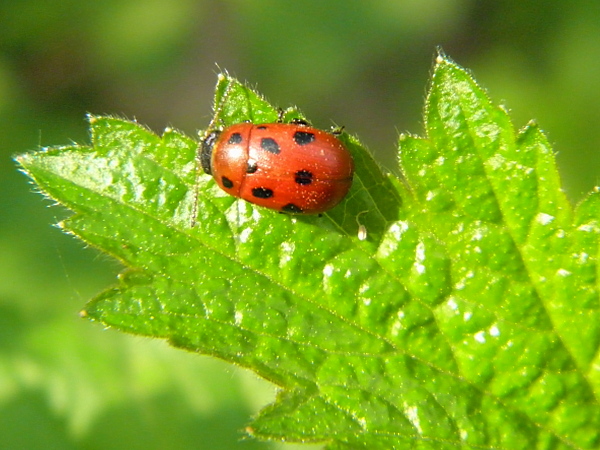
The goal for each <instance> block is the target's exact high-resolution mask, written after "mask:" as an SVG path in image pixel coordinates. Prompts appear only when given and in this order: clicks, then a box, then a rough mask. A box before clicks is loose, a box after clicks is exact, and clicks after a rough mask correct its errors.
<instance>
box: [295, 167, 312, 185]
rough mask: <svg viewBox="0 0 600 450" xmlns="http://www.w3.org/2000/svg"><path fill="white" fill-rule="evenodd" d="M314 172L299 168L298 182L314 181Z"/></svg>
mask: <svg viewBox="0 0 600 450" xmlns="http://www.w3.org/2000/svg"><path fill="white" fill-rule="evenodd" d="M312 178H313V174H312V172H309V171H308V170H299V171H298V172H296V174H295V180H296V183H298V184H302V185H306V184H310V183H312V181H313V180H312Z"/></svg>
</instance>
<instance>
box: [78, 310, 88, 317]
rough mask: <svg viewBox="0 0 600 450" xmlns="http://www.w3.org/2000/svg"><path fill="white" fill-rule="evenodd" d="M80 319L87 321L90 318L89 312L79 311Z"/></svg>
mask: <svg viewBox="0 0 600 450" xmlns="http://www.w3.org/2000/svg"><path fill="white" fill-rule="evenodd" d="M79 317H81V318H82V319H87V318H88V317H89V315H88V312H87V311H86V310H85V309H82V310H81V311H79Z"/></svg>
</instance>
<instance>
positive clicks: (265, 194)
mask: <svg viewBox="0 0 600 450" xmlns="http://www.w3.org/2000/svg"><path fill="white" fill-rule="evenodd" d="M252 195H253V196H254V197H256V198H271V197H273V190H272V189H269V188H264V187H258V188H253V189H252Z"/></svg>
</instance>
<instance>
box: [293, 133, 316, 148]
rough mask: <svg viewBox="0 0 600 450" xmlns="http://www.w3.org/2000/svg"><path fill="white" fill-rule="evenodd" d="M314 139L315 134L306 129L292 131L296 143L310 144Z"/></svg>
mask: <svg viewBox="0 0 600 450" xmlns="http://www.w3.org/2000/svg"><path fill="white" fill-rule="evenodd" d="M314 140H315V134H314V133H310V132H308V131H296V132H295V133H294V141H296V144H298V145H306V144H310V143H311V142H313V141H314Z"/></svg>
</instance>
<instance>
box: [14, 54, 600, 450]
mask: <svg viewBox="0 0 600 450" xmlns="http://www.w3.org/2000/svg"><path fill="white" fill-rule="evenodd" d="M214 109H215V118H214V119H213V125H218V126H227V125H230V124H234V123H239V122H242V121H245V120H250V121H253V122H256V123H260V122H273V121H275V120H276V119H277V116H278V112H277V109H276V108H274V107H272V106H271V105H269V104H268V103H267V102H266V101H265V100H264V99H263V98H261V97H260V96H259V95H258V94H256V93H255V92H254V91H252V90H251V89H249V88H247V87H246V86H244V85H242V84H240V83H239V82H237V81H236V80H235V79H233V78H231V77H229V76H228V75H221V76H220V77H219V82H218V84H217V88H216V95H215V107H214ZM284 116H285V117H286V118H288V119H289V118H292V117H302V115H301V114H300V113H299V112H298V111H297V110H295V109H289V110H286V111H285V114H284ZM425 123H426V132H427V136H426V137H425V138H420V137H416V136H409V135H403V136H402V137H401V139H400V149H399V160H400V166H401V170H402V172H403V175H404V176H403V180H399V179H397V178H395V177H394V176H391V175H388V174H385V173H384V172H382V170H381V169H380V168H379V167H378V165H377V164H376V163H375V162H374V161H373V159H372V158H371V156H370V154H369V153H368V152H367V151H366V150H365V149H364V148H363V147H362V146H361V144H360V143H359V142H358V141H357V140H356V139H355V138H353V137H352V136H350V135H347V134H344V135H343V136H342V140H343V141H344V142H345V143H346V144H347V146H348V148H349V150H350V151H351V153H352V155H353V156H354V159H355V163H356V175H355V180H354V184H353V186H352V189H351V191H350V193H349V195H348V196H347V197H346V199H345V200H344V201H343V202H342V203H341V204H340V205H338V206H337V207H336V208H334V209H333V210H331V211H330V212H328V213H326V214H324V215H323V216H322V217H316V216H287V215H281V214H278V213H276V212H274V211H270V210H266V209H262V208H259V207H254V206H252V205H250V204H248V203H246V202H244V201H241V200H236V199H234V198H232V197H230V196H228V195H226V194H225V193H223V192H222V191H220V190H219V189H218V188H217V186H216V185H215V183H214V181H213V180H212V179H211V178H210V177H208V176H205V175H201V176H197V175H196V174H197V171H196V170H197V167H196V163H195V155H196V147H197V143H196V142H195V141H194V140H192V139H190V138H188V137H186V136H184V135H182V134H181V133H178V132H176V131H174V130H166V131H165V132H164V134H163V135H162V136H161V137H158V136H156V135H155V134H153V133H152V132H150V131H149V130H147V129H145V128H143V127H141V126H139V125H138V124H136V123H132V122H129V121H126V120H122V119H117V118H113V117H90V127H91V131H92V144H91V145H90V146H85V145H74V146H70V147H57V148H50V149H46V150H45V151H43V152H38V153H32V154H28V155H23V156H21V157H19V158H18V161H19V163H20V164H21V166H22V168H23V170H25V171H26V172H27V173H28V174H29V175H30V176H31V177H32V178H33V179H34V180H35V182H36V183H37V184H38V186H39V187H40V189H41V190H42V191H43V192H45V193H46V194H47V195H48V196H50V197H52V198H54V199H56V200H57V201H58V202H60V203H62V204H64V205H66V206H67V207H69V208H70V209H72V210H73V211H74V212H75V214H74V215H73V216H72V217H70V218H69V219H68V220H66V221H64V222H63V223H62V224H61V226H62V227H63V228H64V229H65V231H67V232H69V233H73V234H75V235H76V236H78V237H80V238H81V239H83V240H84V241H86V242H88V243H89V244H90V245H93V246H96V247H98V248H100V249H102V250H103V251H105V252H107V253H109V254H111V255H113V256H115V257H116V258H118V259H120V260H121V261H122V262H123V263H124V264H125V265H126V266H127V267H128V269H127V271H126V272H124V273H123V274H122V275H121V277H120V281H119V284H118V285H117V286H115V287H114V288H112V289H109V290H107V291H105V292H104V293H102V294H100V295H99V296H98V297H97V298H95V299H93V300H92V301H91V302H90V303H89V304H88V305H87V306H86V307H85V310H84V315H85V316H87V317H89V318H91V319H93V320H96V321H99V322H101V323H103V324H104V325H106V326H110V327H114V328H118V329H120V330H123V331H126V332H130V333H134V334H141V335H147V336H153V337H160V338H165V339H168V340H169V342H171V343H172V344H173V345H175V346H177V347H181V348H185V349H187V350H191V351H195V352H199V353H202V354H208V355H213V356H216V357H219V358H222V359H224V360H226V361H229V362H231V363H234V364H238V365H241V366H244V367H247V368H250V369H251V370H253V371H254V372H256V373H257V374H258V375H260V376H261V377H264V378H266V379H268V380H270V381H272V382H273V383H275V384H276V385H277V386H279V387H280V388H281V390H280V393H279V396H278V398H277V400H276V402H275V403H273V404H272V405H269V406H267V407H266V408H264V409H263V410H262V411H261V412H260V413H259V415H258V416H257V417H255V418H254V420H253V422H252V423H251V424H250V425H249V427H248V429H247V431H248V432H249V433H250V434H251V435H253V436H256V437H257V438H260V439H270V440H284V441H288V442H292V441H299V442H319V441H325V442H328V448H330V449H342V448H365V449H378V448H381V449H388V448H398V449H402V448H406V449H457V448H462V449H476V448H477V449H480V448H506V449H508V448H510V449H532V448H535V449H550V448H552V449H585V448H589V449H591V448H599V447H600V408H599V405H598V397H599V396H600V352H599V347H600V346H599V343H600V303H599V299H598V283H597V280H598V276H599V274H600V269H599V268H598V265H597V258H598V254H599V247H598V234H599V232H600V224H599V223H598V220H599V217H600V193H599V192H598V191H597V190H595V191H594V192H592V193H591V194H589V195H588V196H587V197H586V198H585V199H584V200H583V202H581V203H580V204H579V206H578V207H577V208H575V209H574V210H573V209H572V207H571V206H570V205H569V203H568V202H567V200H566V199H565V196H564V195H563V193H562V192H561V190H560V183H559V177H558V172H557V170H556V167H555V162H554V155H553V153H552V150H551V149H550V147H549V145H548V142H547V140H546V138H545V137H544V135H543V133H542V132H541V131H540V130H539V128H538V127H537V126H536V125H535V124H529V125H528V126H527V127H525V128H524V129H523V130H522V131H520V132H519V133H515V132H514V129H513V126H512V124H511V122H510V119H509V117H508V115H507V113H506V111H505V110H504V109H503V108H500V107H498V106H495V105H494V104H492V103H491V101H490V100H489V98H488V97H487V96H486V94H485V92H484V91H483V90H482V89H481V88H480V87H479V86H478V85H477V84H476V83H475V81H474V80H473V79H472V77H471V76H470V75H469V74H468V73H467V72H466V71H465V70H464V69H462V68H460V67H458V66H457V65H456V64H454V63H452V62H451V61H449V60H448V59H446V58H444V57H442V56H440V57H438V59H437V61H436V66H435V69H434V72H433V77H432V81H431V86H430V89H429V94H428V97H427V104H426V111H425ZM196 190H197V195H196ZM195 202H197V206H195ZM195 210H196V211H197V218H196V225H195V226H193V227H192V226H191V223H192V220H193V218H192V216H193V213H194V211H195ZM363 227H364V228H365V229H366V230H367V233H368V234H367V238H366V240H362V239H359V235H358V232H359V228H363ZM361 237H363V236H361Z"/></svg>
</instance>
